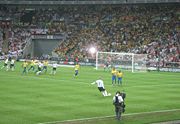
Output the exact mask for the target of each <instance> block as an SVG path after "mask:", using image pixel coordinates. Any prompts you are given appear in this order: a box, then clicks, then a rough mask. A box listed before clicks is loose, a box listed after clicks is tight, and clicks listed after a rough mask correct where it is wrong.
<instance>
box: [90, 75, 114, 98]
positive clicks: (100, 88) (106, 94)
mask: <svg viewBox="0 0 180 124" xmlns="http://www.w3.org/2000/svg"><path fill="white" fill-rule="evenodd" d="M91 84H92V85H94V84H97V87H98V89H99V91H100V92H101V93H102V95H103V96H111V94H110V93H107V91H106V89H105V87H104V82H103V80H102V79H101V77H99V79H98V80H96V81H95V82H93V83H91Z"/></svg>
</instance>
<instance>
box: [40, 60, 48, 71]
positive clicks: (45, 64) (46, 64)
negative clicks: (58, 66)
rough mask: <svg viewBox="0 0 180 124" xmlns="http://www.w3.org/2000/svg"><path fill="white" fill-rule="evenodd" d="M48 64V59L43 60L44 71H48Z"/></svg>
mask: <svg viewBox="0 0 180 124" xmlns="http://www.w3.org/2000/svg"><path fill="white" fill-rule="evenodd" d="M48 64H49V62H48V60H45V61H43V69H42V71H44V70H45V71H44V72H45V73H46V72H47V67H48Z"/></svg>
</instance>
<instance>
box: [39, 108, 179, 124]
mask: <svg viewBox="0 0 180 124" xmlns="http://www.w3.org/2000/svg"><path fill="white" fill-rule="evenodd" d="M179 110H180V109H169V110H160V111H151V112H138V113H129V114H124V115H122V116H131V115H140V114H152V113H162V112H172V111H179ZM109 117H114V115H109V116H101V117H92V118H81V119H71V120H64V121H51V122H42V123H38V124H55V123H63V122H72V121H84V120H93V119H103V118H109Z"/></svg>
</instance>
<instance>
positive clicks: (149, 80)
mask: <svg viewBox="0 0 180 124" xmlns="http://www.w3.org/2000/svg"><path fill="white" fill-rule="evenodd" d="M2 65H3V63H2V62H1V63H0V66H2ZM50 70H51V68H49V70H48V73H47V74H42V75H40V76H36V75H35V74H34V73H32V72H30V73H29V74H27V75H21V72H22V68H21V67H20V63H18V64H17V66H16V69H15V71H14V72H12V71H8V72H6V71H5V70H4V69H3V70H0V107H1V108H0V124H37V123H43V122H54V121H64V120H72V119H82V118H91V117H102V116H111V115H114V106H113V105H112V97H113V96H111V97H103V96H102V95H101V94H100V92H99V91H98V89H97V87H96V86H95V85H91V84H90V83H91V82H93V81H95V80H96V79H98V77H99V76H102V77H103V79H104V83H105V88H106V89H107V91H109V92H110V93H111V94H112V95H114V94H115V92H116V91H117V90H120V91H122V90H125V92H126V93H127V98H126V112H125V114H131V113H141V112H151V111H161V110H171V109H180V96H179V94H180V74H179V73H170V72H148V73H131V72H127V71H124V77H123V87H120V86H112V85H111V74H110V72H104V71H96V70H95V69H94V68H93V67H83V66H82V67H81V69H80V73H79V76H78V77H77V78H74V77H73V74H74V70H73V68H67V67H60V68H58V69H57V74H56V75H55V76H53V75H49V73H50ZM162 115H163V116H162ZM179 115H180V111H173V112H163V113H153V114H150V115H147V114H141V115H132V116H124V117H123V120H122V121H121V123H127V124H131V123H137V124H139V123H152V122H160V121H167V120H177V119H180V116H179ZM91 122H92V123H96V122H97V123H98V124H116V123H119V122H117V121H116V120H115V119H114V118H105V119H96V120H91V121H88V122H87V121H83V122H81V123H91ZM78 123H79V122H78Z"/></svg>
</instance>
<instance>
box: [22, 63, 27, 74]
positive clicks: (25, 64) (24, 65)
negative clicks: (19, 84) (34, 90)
mask: <svg viewBox="0 0 180 124" xmlns="http://www.w3.org/2000/svg"><path fill="white" fill-rule="evenodd" d="M27 66H28V63H27V61H26V60H25V61H24V62H23V64H22V67H23V72H22V74H26V73H27V71H26V69H27Z"/></svg>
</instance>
